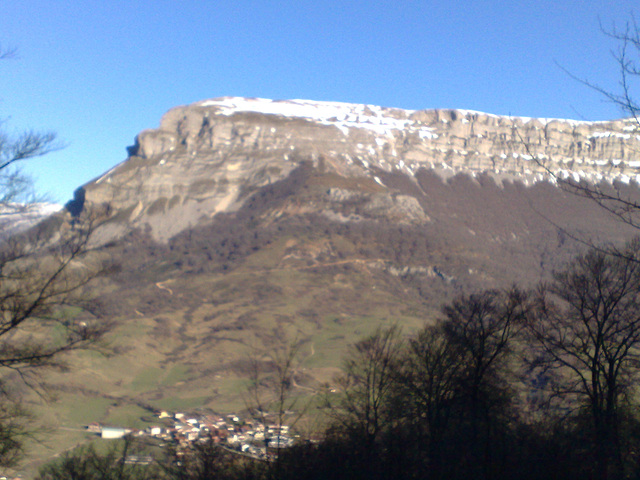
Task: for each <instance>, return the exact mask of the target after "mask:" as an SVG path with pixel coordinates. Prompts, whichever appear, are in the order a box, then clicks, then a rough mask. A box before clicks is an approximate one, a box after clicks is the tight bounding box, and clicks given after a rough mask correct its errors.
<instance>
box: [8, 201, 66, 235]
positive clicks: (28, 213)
mask: <svg viewBox="0 0 640 480" xmlns="http://www.w3.org/2000/svg"><path fill="white" fill-rule="evenodd" d="M63 208H64V207H63V206H62V205H57V204H55V203H31V204H24V203H8V204H4V205H2V204H0V236H3V235H7V234H12V233H18V232H20V231H22V230H25V229H27V228H29V227H31V226H32V225H35V224H36V223H38V222H39V221H40V220H42V219H43V218H46V217H48V216H50V215H53V214H54V213H57V212H59V211H60V210H62V209H63Z"/></svg>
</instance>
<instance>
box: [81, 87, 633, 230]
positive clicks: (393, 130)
mask: <svg viewBox="0 0 640 480" xmlns="http://www.w3.org/2000/svg"><path fill="white" fill-rule="evenodd" d="M636 127H637V125H636V124H635V123H634V121H633V120H616V121H610V122H583V121H569V120H555V119H543V120H539V119H532V118H526V117H500V116H496V115H491V114H483V113H479V112H473V111H469V110H416V111H414V110H402V109H394V108H386V107H377V106H373V105H358V104H347V103H338V102H313V101H307V100H287V101H272V100H266V99H245V98H238V97H222V98H219V99H213V100H204V101H200V102H196V103H194V104H191V105H187V106H181V107H176V108H173V109H171V110H169V111H168V112H167V113H166V114H165V115H164V116H163V117H162V120H161V122H160V126H159V128H156V129H149V130H144V131H142V132H140V133H139V134H138V135H137V137H136V142H135V144H134V145H133V146H132V147H129V149H128V151H129V157H128V158H127V159H126V160H125V161H124V162H122V163H120V164H119V165H116V166H115V167H114V168H112V169H111V170H109V171H108V172H106V173H105V174H103V175H102V176H100V177H98V178H96V179H94V180H93V181H91V182H89V183H87V184H86V185H84V186H83V189H84V191H83V195H84V194H85V193H86V200H87V201H88V202H89V203H93V204H99V203H104V202H108V203H110V204H112V205H113V206H115V207H116V210H118V211H119V212H121V214H122V215H123V216H125V217H126V219H127V221H130V222H131V223H133V224H147V225H150V227H151V230H152V232H153V235H154V237H155V238H156V239H162V240H163V241H166V240H167V239H168V238H170V237H171V236H172V235H175V234H177V233H179V232H180V231H182V230H184V229H185V228H188V227H189V226H192V225H195V224H197V223H198V222H199V221H200V220H201V219H202V217H212V216H213V215H215V214H217V213H220V212H230V211H237V209H238V208H240V206H241V205H242V202H243V201H244V199H245V198H246V193H247V192H248V191H250V190H252V189H255V188H261V187H263V186H265V185H268V184H272V183H274V182H277V181H279V180H282V179H283V178H286V176H287V175H289V174H290V173H291V172H292V171H293V170H294V169H295V168H297V167H298V166H299V165H300V164H301V163H302V162H309V163H311V164H312V165H313V167H314V168H317V169H320V170H322V171H324V172H326V173H331V174H335V175H338V176H341V177H343V178H351V179H354V178H359V179H361V181H362V182H364V183H369V186H368V187H367V188H369V189H374V190H375V189H378V190H379V193H381V194H382V195H383V196H385V195H386V197H387V199H389V198H391V199H395V198H396V197H397V195H399V194H401V195H404V197H405V198H404V200H402V201H401V202H400V203H401V204H402V205H408V204H412V205H411V206H410V208H409V211H412V212H414V213H415V212H416V211H417V207H416V202H415V201H413V200H411V199H410V198H411V197H414V195H413V194H406V193H407V192H400V191H398V189H392V188H389V187H388V186H387V185H386V184H384V182H383V181H382V180H381V177H382V176H383V175H387V176H388V175H399V176H404V177H406V178H407V179H409V180H410V183H412V184H413V186H414V187H417V188H419V182H417V181H416V180H415V177H416V174H417V173H418V171H420V170H428V171H434V172H436V173H437V174H438V175H440V176H441V177H443V178H445V179H446V178H450V177H452V176H454V175H455V174H457V173H466V174H469V175H471V176H478V175H488V176H490V177H492V178H494V179H495V181H497V182H498V183H500V182H501V181H503V180H511V181H520V182H522V183H523V184H525V185H531V184H534V183H536V182H539V181H551V182H552V183H553V182H557V181H558V179H564V178H572V179H574V180H582V181H589V182H609V183H626V184H628V183H630V182H633V183H637V180H638V179H639V178H640V161H637V160H636V159H635V158H636V157H635V155H636V153H637V152H638V151H640V135H637V134H635V133H634V132H635V131H636V130H637V128H636ZM343 183H344V182H343ZM374 184H375V185H374ZM344 190H345V191H347V192H348V191H352V192H353V191H354V190H350V189H349V188H346V189H344ZM413 190H415V188H413ZM355 191H356V192H357V191H358V189H355ZM343 193H344V192H343ZM334 194H335V192H334ZM343 196H344V195H343ZM347 196H348V195H347ZM380 198H382V197H380ZM394 202H395V200H393V201H391V202H389V201H387V203H390V204H393V203H394ZM395 203H397V202H395ZM418 203H419V202H418ZM178 205H179V206H180V211H181V212H180V214H179V215H177V216H176V217H175V218H173V220H172V221H171V222H158V221H157V220H158V218H155V219H154V216H156V217H157V213H158V212H161V213H162V215H163V216H165V217H166V216H171V215H172V213H171V211H172V210H175V209H174V207H175V206H178ZM402 205H401V207H400V209H402ZM123 212H126V213H123ZM418 216H421V217H422V218H425V219H426V218H428V214H427V213H426V212H422V213H421V214H418Z"/></svg>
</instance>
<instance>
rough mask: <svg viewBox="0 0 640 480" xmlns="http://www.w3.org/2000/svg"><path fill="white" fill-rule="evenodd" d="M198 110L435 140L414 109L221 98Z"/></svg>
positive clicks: (209, 101)
mask: <svg viewBox="0 0 640 480" xmlns="http://www.w3.org/2000/svg"><path fill="white" fill-rule="evenodd" d="M195 105H196V106H199V107H216V109H217V112H216V113H217V114H218V115H233V114H234V113H238V112H254V113H263V114H267V115H281V116H283V117H290V118H303V119H306V120H311V121H314V122H316V123H320V124H323V125H333V126H335V127H338V128H339V129H340V131H342V133H344V134H345V135H348V134H349V129H350V128H361V129H366V130H371V131H372V132H374V133H376V134H378V135H386V136H391V135H393V131H399V130H408V131H409V132H415V133H418V135H420V138H436V137H437V135H436V134H435V133H434V131H433V129H432V128H429V127H426V126H421V125H419V124H417V123H416V122H415V121H414V120H412V119H411V118H409V116H410V115H411V114H412V113H413V112H414V110H402V109H397V108H385V107H379V106H376V105H360V104H356V103H341V102H316V101H312V100H268V99H265V98H242V97H223V98H216V99H213V100H204V101H202V102H198V103H196V104H195Z"/></svg>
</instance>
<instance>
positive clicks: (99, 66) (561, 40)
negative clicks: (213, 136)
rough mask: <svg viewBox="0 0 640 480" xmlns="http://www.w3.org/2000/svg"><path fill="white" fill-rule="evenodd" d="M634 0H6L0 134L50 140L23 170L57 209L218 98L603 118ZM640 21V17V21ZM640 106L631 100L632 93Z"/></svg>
mask: <svg viewBox="0 0 640 480" xmlns="http://www.w3.org/2000/svg"><path fill="white" fill-rule="evenodd" d="M638 6H640V4H638V2H637V0H634V1H631V0H555V1H551V0H508V1H507V0H505V1H502V0H487V1H484V0H464V1H463V0H422V1H418V0H393V1H391V0H390V1H386V0H378V1H376V0H341V1H335V0H313V1H308V0H291V1H284V0H282V1H276V0H273V1H267V0H261V1H260V0H255V1H249V0H233V1H232V0H127V1H121V0H76V1H70V0H0V12H1V13H0V42H1V43H2V45H7V46H15V47H17V48H18V50H19V59H17V60H8V61H4V62H1V63H0V72H1V75H2V77H1V78H2V82H1V83H0V118H4V119H6V122H5V124H4V127H5V128H6V129H8V130H9V131H19V130H20V129H24V128H27V127H33V128H37V129H53V130H56V131H57V132H58V133H59V135H60V137H61V138H62V139H63V140H64V141H65V142H67V144H68V146H67V147H66V148H65V149H64V150H61V151H60V152H56V153H54V154H50V155H48V156H46V157H43V158H42V159H39V160H36V161H32V162H31V163H30V165H29V167H28V170H29V171H30V172H32V173H33V174H34V175H35V176H36V177H37V186H38V188H39V190H40V191H46V192H50V193H51V194H52V196H53V198H54V199H55V200H57V201H60V202H64V201H66V200H68V199H69V198H71V195H72V192H73V190H74V189H75V188H76V187H78V186H80V185H82V184H83V183H85V182H87V181H89V180H91V179H92V178H93V177H95V176H98V175H100V174H101V173H103V172H104V171H105V170H107V169H109V168H110V167H112V166H113V165H115V164H117V163H119V162H121V161H122V160H124V159H125V158H126V151H125V148H126V147H127V146H128V145H131V144H133V141H134V137H135V135H136V134H137V133H138V132H140V131H141V130H143V129H145V128H154V127H157V125H158V123H159V121H160V117H161V116H162V114H163V113H165V112H166V111H167V110H168V109H169V108H171V107H173V106H177V105H182V104H188V103H192V102H195V101H198V100H203V99H207V98H214V97H220V96H227V95H229V96H249V97H265V98H274V99H288V98H305V99H312V100H331V101H343V102H353V103H369V104H376V105H383V106H389V107H401V108H408V109H427V108H466V109H472V110H480V111H485V112H489V113H496V114H504V115H509V114H510V115H519V116H536V117H558V118H584V119H588V120H604V119H611V118H615V117H618V116H620V112H619V111H618V110H617V109H616V108H615V107H614V106H612V105H611V104H608V103H606V102H605V101H604V100H603V99H602V98H601V97H600V96H598V95H597V94H596V93H594V92H592V91H590V90H589V89H587V88H586V87H584V86H582V85H580V84H578V83H576V82H575V81H574V80H572V79H570V78H569V77H568V76H567V75H566V73H564V72H563V71H562V69H560V68H559V67H558V65H557V64H560V65H562V66H563V67H565V68H566V69H568V70H569V71H571V72H573V73H574V74H575V75H577V76H579V77H583V78H587V79H589V80H590V81H592V82H595V83H598V84H601V85H602V86H604V87H605V88H609V89H612V90H614V89H615V88H616V87H617V82H618V71H617V65H616V63H615V62H614V61H613V60H612V58H611V53H610V51H611V49H612V48H615V44H614V43H612V42H611V41H610V40H609V39H607V38H606V37H605V36H603V35H602V33H601V32H600V27H599V22H602V24H603V25H604V26H606V27H608V26H610V25H611V24H612V22H617V23H618V25H623V24H624V22H625V21H626V20H628V19H629V18H630V13H631V12H632V11H633V10H634V8H636V7H638ZM637 13H638V14H639V16H640V12H637ZM639 96H640V95H639Z"/></svg>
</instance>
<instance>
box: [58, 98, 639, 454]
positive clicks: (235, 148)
mask: <svg viewBox="0 0 640 480" xmlns="http://www.w3.org/2000/svg"><path fill="white" fill-rule="evenodd" d="M635 132H636V125H635V124H634V123H633V122H632V121H628V120H618V121H613V122H593V123H588V122H577V121H571V120H546V119H545V120H543V119H528V118H520V117H500V116H495V115H489V114H483V113H479V112H472V111H466V110H424V111H409V110H400V109H393V108H383V107H377V106H372V105H354V104H344V103H330V102H312V101H306V100H290V101H271V100H264V99H245V98H220V99H215V100H205V101H202V102H197V103H195V104H192V105H189V106H183V107H178V108H174V109H172V110H170V111H169V112H167V114H165V115H164V117H163V118H162V120H161V122H160V126H159V128H157V129H152V130H145V131H143V132H141V133H140V134H139V135H138V136H137V138H136V142H135V144H134V145H133V146H132V147H130V148H129V156H128V158H127V159H126V160H125V161H124V162H122V163H120V164H119V165H117V166H115V167H114V168H112V169H111V170H110V171H108V172H106V173H105V174H104V175H102V176H100V177H99V178H96V179H94V180H93V181H91V182H89V183H87V184H86V185H84V186H82V187H81V188H79V189H78V190H77V192H76V194H75V198H74V200H72V201H71V202H69V204H68V205H67V208H68V210H69V211H70V212H71V213H72V214H78V213H79V212H80V211H81V210H83V209H92V208H94V207H97V206H101V205H103V204H105V203H108V204H109V205H110V207H111V208H110V212H111V216H110V217H109V218H108V219H107V221H106V222H105V223H104V225H103V226H102V227H100V229H99V230H98V231H97V232H96V237H95V242H96V245H101V251H100V252H99V254H100V255H105V256H109V257H111V258H113V259H115V260H116V262H117V263H118V265H119V269H118V270H117V271H115V272H113V273H112V274H111V275H110V276H109V277H104V278H102V279H100V281H99V283H98V284H96V286H95V290H96V291H97V292H99V295H98V296H99V297H100V299H101V301H102V303H103V304H104V306H105V308H106V318H108V319H110V320H113V321H115V322H116V323H117V327H116V328H115V329H114V330H113V332H112V334H111V337H110V338H109V341H110V347H111V350H112V352H113V353H114V355H112V356H110V357H109V358H105V357H104V356H101V355H98V354H95V353H80V354H74V356H73V357H72V358H71V359H70V362H71V365H72V370H71V372H72V373H70V374H65V373H56V374H52V375H51V377H50V378H49V383H50V388H51V390H52V391H53V392H57V395H58V396H59V398H60V399H61V400H60V401H59V402H57V403H56V404H55V406H54V407H53V408H54V409H55V412H56V413H55V417H54V418H55V419H56V420H54V421H53V423H54V424H55V423H56V422H57V424H58V425H59V426H61V427H65V428H67V427H76V426H78V425H80V424H83V423H89V422H93V421H100V422H103V423H108V424H115V425H122V426H132V427H135V426H141V425H143V424H144V422H143V421H142V420H141V418H143V417H145V415H148V409H161V408H164V409H170V410H174V411H175V410H189V409H197V408H205V407H207V408H212V409H214V410H217V411H221V412H225V411H226V412H228V411H231V410H236V409H240V408H242V407H243V405H244V400H243V399H245V398H246V395H244V394H243V392H245V388H246V381H245V379H246V376H247V374H248V371H249V369H250V362H249V361H248V359H249V358H250V357H253V358H259V359H261V360H262V361H264V362H265V364H268V360H269V358H272V357H273V356H274V352H275V351H277V350H278V349H280V348H282V347H284V346H286V345H289V344H291V343H294V342H295V343H297V344H298V345H299V347H300V350H299V352H300V355H299V356H300V358H299V362H300V363H299V367H298V368H297V373H296V386H295V387H296V391H298V392H299V393H307V394H308V393H309V392H310V391H313V390H315V389H317V388H318V387H319V386H320V385H321V384H329V385H332V381H333V377H334V375H335V374H336V373H337V372H338V371H339V368H340V365H341V358H342V357H343V355H344V354H345V352H346V351H347V349H348V346H349V345H350V344H352V343H353V342H355V341H356V340H358V339H360V338H362V337H363V336H364V335H366V334H368V333H370V332H372V331H374V330H375V329H376V328H377V327H378V326H379V325H391V324H394V323H398V324H400V325H402V326H403V329H404V331H405V332H411V331H412V330H415V329H416V328H418V327H420V326H421V325H423V324H424V323H425V322H429V321H433V319H434V318H435V317H436V316H437V315H438V312H439V309H440V307H441V305H442V304H443V303H445V302H447V301H449V300H451V299H452V298H453V297H454V296H455V295H457V294H459V293H461V292H470V291H473V290H476V289H485V288H499V287H507V286H510V285H512V284H513V283H517V284H519V285H521V286H523V287H529V286H532V285H535V284H536V283H537V282H539V281H540V280H542V279H544V278H548V276H549V275H550V274H551V272H552V271H553V269H554V268H557V267H558V266H560V265H561V264H562V263H563V262H565V261H567V260H569V259H571V258H572V257H573V256H574V255H575V254H576V253H577V252H578V251H579V250H580V249H582V248H584V243H585V242H604V241H607V242H620V241H623V240H625V239H628V238H630V236H631V235H633V234H634V233H635V232H634V230H633V229H632V228H630V227H628V226H626V225H624V224H623V223H621V222H619V221H617V220H616V219H615V218H612V217H611V216H610V215H608V214H607V212H605V211H604V210H603V209H602V208H600V207H599V206H598V205H596V204H595V203H594V202H593V201H591V200H589V199H587V198H583V197H581V196H579V195H575V194H571V193H569V192H567V191H566V190H565V189H563V188H561V187H560V186H559V185H558V179H559V178H560V179H562V178H575V179H580V180H583V181H586V182H594V184H595V183H596V182H600V184H601V185H602V187H603V188H608V189H611V191H613V192H618V193H619V194H620V195H623V196H625V197H627V196H629V197H630V198H638V195H639V194H640V190H639V189H638V184H637V179H638V174H640V171H639V168H640V161H639V160H640V159H637V155H636V152H637V151H638V147H639V146H640V135H637V134H636V133H635ZM74 435H76V434H74ZM74 435H72V434H71V433H69V430H64V431H63V430H60V433H59V434H58V436H57V437H56V441H57V442H58V444H57V447H60V448H64V447H65V445H66V446H68V445H70V444H71V442H75V441H77V440H78V439H77V437H74ZM77 435H80V434H77ZM57 447H56V448H57Z"/></svg>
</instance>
